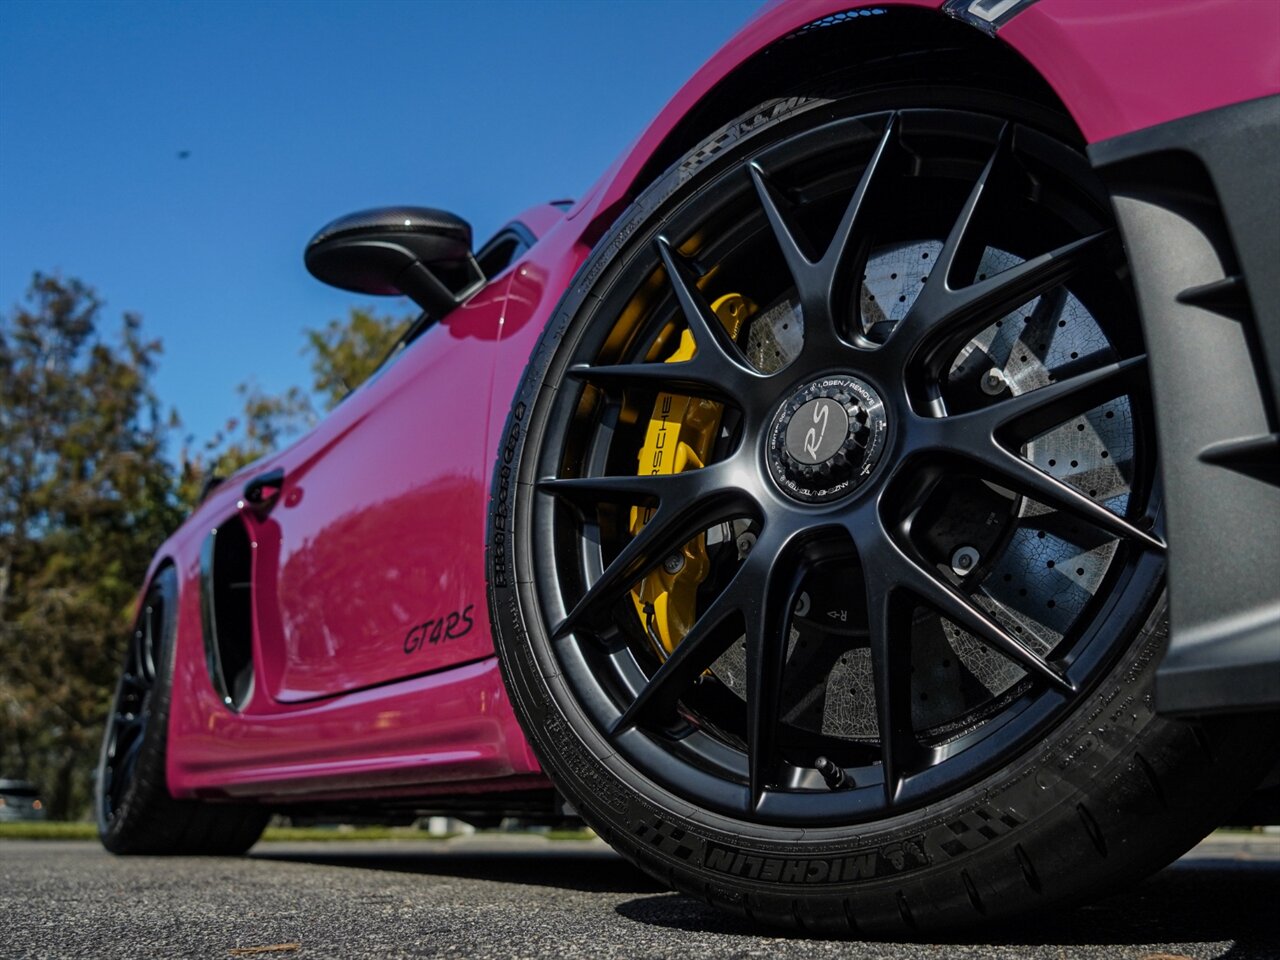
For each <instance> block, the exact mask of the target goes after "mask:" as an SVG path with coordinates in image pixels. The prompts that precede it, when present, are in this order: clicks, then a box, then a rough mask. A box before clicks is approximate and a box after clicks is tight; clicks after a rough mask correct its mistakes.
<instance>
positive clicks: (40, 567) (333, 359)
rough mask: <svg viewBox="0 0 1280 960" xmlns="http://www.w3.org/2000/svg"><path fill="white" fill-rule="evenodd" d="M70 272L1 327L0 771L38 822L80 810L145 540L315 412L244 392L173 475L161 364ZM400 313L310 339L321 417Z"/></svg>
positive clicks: (43, 278) (45, 278)
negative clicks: (115, 327)
mask: <svg viewBox="0 0 1280 960" xmlns="http://www.w3.org/2000/svg"><path fill="white" fill-rule="evenodd" d="M102 313H103V310H102V303H101V301H100V300H99V299H98V297H97V295H96V294H95V293H94V291H93V290H92V289H91V288H89V287H88V286H86V285H85V284H83V283H81V282H80V281H78V280H74V279H63V278H60V277H57V276H49V275H43V274H36V275H35V277H34V278H33V280H32V283H31V286H30V288H29V290H28V291H27V294H26V296H25V297H24V299H23V301H22V303H21V304H20V305H19V306H17V307H15V308H14V309H13V311H12V312H11V313H9V314H7V315H4V316H0V776H15V775H16V776H23V777H27V778H29V779H32V780H35V781H36V782H37V783H39V784H40V785H41V786H42V787H43V789H44V790H45V791H46V795H47V798H48V801H49V803H48V808H49V813H50V816H53V817H56V818H66V817H70V816H79V815H81V814H82V813H83V812H84V811H85V810H86V809H87V808H88V803H89V797H90V790H91V786H92V783H91V775H92V771H93V768H94V765H95V763H96V758H97V749H98V743H99V738H100V737H101V735H102V722H103V719H104V718H105V714H106V710H107V709H108V707H109V704H110V699H111V695H112V692H113V691H114V688H115V682H116V676H117V673H118V671H119V669H120V664H121V658H122V656H123V652H124V642H125V638H126V636H127V633H128V630H129V627H130V619H131V617H132V616H133V606H134V600H135V598H136V596H137V591H138V590H139V588H140V587H141V586H142V583H143V578H144V576H145V575H146V569H147V566H148V563H149V561H150V559H151V556H152V554H153V552H154V551H155V549H156V547H158V546H159V544H160V543H161V542H162V541H163V540H164V539H165V537H166V536H167V535H168V534H169V533H170V532H172V531H173V529H174V528H175V527H176V526H177V525H178V524H179V523H180V522H181V520H182V517H183V515H184V514H185V513H186V512H187V511H188V510H189V509H190V508H191V507H192V506H194V505H195V503H197V502H198V500H199V496H200V492H201V489H202V488H203V486H204V483H205V481H206V480H207V479H208V478H209V477H211V476H214V475H219V476H226V475H229V474H230V473H233V472H235V471H236V470H238V469H239V468H240V467H243V466H246V465H247V464H249V463H250V462H252V461H254V460H257V459H258V458H260V457H263V456H266V455H268V454H270V453H272V452H274V451H275V450H277V449H279V448H280V447H282V446H283V445H284V444H286V443H288V442H290V441H291V440H293V439H294V438H295V437H297V436H299V435H300V434H301V433H302V432H303V431H305V430H306V429H308V428H309V427H310V426H311V425H312V424H313V423H314V422H315V419H316V411H315V407H314V405H313V403H312V400H311V397H310V396H309V395H308V393H307V392H305V391H304V390H302V389H301V388H298V387H293V388H291V389H289V390H286V391H285V392H284V393H282V394H279V395H272V394H268V393H265V392H264V391H263V390H262V389H261V388H260V387H258V386H257V385H256V384H254V383H252V382H250V383H246V384H243V385H241V387H240V388H239V393H240V398H241V402H242V404H243V412H242V414H241V415H240V416H238V417H235V418H232V419H230V420H228V421H227V424H226V426H225V428H224V429H223V430H221V431H219V432H218V433H217V434H216V435H215V436H214V437H211V438H209V439H208V440H207V441H205V442H203V443H200V444H196V443H195V441H194V439H193V438H191V437H188V438H187V441H186V443H185V445H184V447H183V449H182V452H181V461H180V467H179V468H178V469H175V468H174V467H173V466H172V465H171V464H170V463H169V462H168V461H167V460H166V458H165V445H166V442H167V440H168V437H169V433H170V431H171V430H172V429H174V428H176V427H177V426H178V425H179V422H180V421H179V420H178V419H177V416H176V414H173V415H171V416H170V417H169V419H168V420H165V419H164V418H163V417H162V416H161V411H160V404H159V401H158V399H157V397H156V396H155V393H154V392H153V390H152V387H151V377H152V375H153V373H154V371H155V366H156V362H157V360H158V358H159V356H160V353H161V347H160V343H159V341H157V340H147V339H146V338H145V337H144V336H143V333H142V321H141V319H140V318H139V317H138V316H137V315H136V314H132V313H126V314H124V316H123V318H122V320H121V321H120V326H119V331H118V333H117V334H116V335H115V336H114V337H113V338H111V339H107V338H104V337H103V336H102V335H101V334H100V327H101V326H102ZM407 325H408V320H407V319H402V320H396V319H394V318H390V317H379V316H376V315H375V314H373V312H372V311H366V310H353V311H352V312H351V314H350V317H349V318H348V320H347V321H346V322H345V323H344V322H341V321H338V320H334V321H331V322H330V323H329V324H327V325H326V326H325V327H323V328H321V329H319V330H310V331H307V332H306V335H307V346H306V347H305V349H304V352H306V353H310V354H311V355H312V356H311V366H312V371H313V373H314V377H315V380H314V388H315V391H316V393H317V394H318V395H319V396H320V397H321V398H322V400H323V403H324V405H325V407H326V408H332V407H333V406H335V405H336V404H337V403H338V402H339V400H341V398H342V397H343V396H344V395H345V394H346V393H347V392H348V391H349V390H351V389H354V388H355V387H356V386H358V385H359V384H360V383H362V382H363V381H364V380H365V379H366V378H367V377H368V376H369V375H370V374H372V373H373V371H374V370H375V369H376V367H377V364H378V362H379V360H381V358H382V357H383V356H384V355H385V354H386V352H387V350H388V349H389V348H390V346H391V345H392V344H393V343H394V342H395V340H396V339H397V336H398V335H399V333H400V332H401V331H402V330H403V329H405V328H406V327H407Z"/></svg>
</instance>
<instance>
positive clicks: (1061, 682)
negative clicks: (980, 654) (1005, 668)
mask: <svg viewBox="0 0 1280 960" xmlns="http://www.w3.org/2000/svg"><path fill="white" fill-rule="evenodd" d="M899 556H900V557H901V561H900V564H899V566H900V569H901V581H900V582H902V583H903V585H904V586H905V587H906V589H908V590H910V591H911V592H912V593H914V594H915V595H916V596H918V597H919V598H920V599H921V600H923V601H924V602H925V603H927V604H929V605H930V606H932V607H933V608H934V609H936V610H937V611H938V612H939V613H941V614H942V615H943V616H945V617H946V618H947V619H948V620H951V621H952V622H954V623H955V624H956V626H958V627H961V628H962V629H964V630H967V631H968V632H969V633H971V634H973V635H974V636H975V637H976V638H977V639H978V640H979V641H980V642H982V643H984V644H986V645H987V646H988V647H990V648H991V649H993V650H995V651H997V652H999V653H1001V654H1003V655H1004V656H1006V657H1008V658H1009V659H1010V660H1012V661H1013V662H1014V663H1016V664H1018V666H1020V667H1022V669H1024V670H1026V671H1027V672H1028V673H1030V674H1031V675H1033V676H1035V677H1038V678H1039V679H1041V680H1044V681H1046V682H1048V684H1049V685H1050V686H1051V687H1053V688H1055V689H1056V690H1058V691H1059V692H1061V693H1074V692H1075V687H1074V686H1073V685H1072V683H1071V681H1070V680H1068V679H1067V677H1066V675H1065V674H1063V672H1062V671H1061V670H1059V669H1058V668H1057V667H1055V666H1054V665H1053V664H1051V663H1049V662H1048V661H1047V660H1045V659H1044V658H1043V657H1041V656H1040V654H1038V653H1036V652H1035V651H1034V650H1032V649H1031V648H1030V647H1028V646H1026V645H1025V644H1024V643H1023V642H1022V641H1021V640H1019V639H1018V638H1017V637H1015V636H1014V635H1013V634H1011V633H1009V631H1007V630H1005V628H1004V627H1002V626H1000V624H998V623H997V622H996V621H995V620H994V619H993V618H992V616H991V615H990V614H989V613H987V611H985V610H983V609H982V608H981V607H979V606H978V605H977V604H976V603H974V602H973V600H972V599H971V598H970V597H968V596H966V595H965V594H964V593H962V592H960V590H958V589H957V588H956V587H954V586H952V585H951V584H950V583H948V582H946V581H945V580H943V579H942V577H941V576H939V575H938V574H937V573H935V572H933V571H931V570H929V569H927V568H926V567H925V566H924V565H922V564H920V563H917V562H916V561H915V560H914V559H913V558H910V557H908V556H906V554H899Z"/></svg>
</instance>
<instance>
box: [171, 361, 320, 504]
mask: <svg viewBox="0 0 1280 960" xmlns="http://www.w3.org/2000/svg"><path fill="white" fill-rule="evenodd" d="M236 392H237V393H238V394H239V396H240V398H241V403H242V404H243V412H242V414H241V416H239V417H232V418H230V419H229V420H227V422H226V425H225V426H224V427H223V428H222V430H220V431H218V433H216V434H214V436H212V437H210V438H209V439H208V440H206V441H205V442H204V443H203V444H201V445H200V446H199V447H194V446H193V441H192V438H191V437H188V438H187V442H186V444H185V445H184V446H183V448H182V455H181V467H180V469H179V473H178V488H177V496H178V499H179V501H181V502H182V503H183V504H184V505H186V506H187V507H188V508H194V507H195V505H196V504H197V503H199V502H200V494H201V492H202V491H203V490H204V487H205V484H206V483H207V482H208V481H209V479H210V478H212V477H223V478H225V477H229V476H231V475H232V474H233V473H235V472H236V471H237V470H240V469H241V468H242V467H246V466H248V465H249V464H251V463H253V462H254V461H255V460H259V459H261V458H262V457H265V456H266V455H267V454H269V453H272V452H274V451H276V450H279V449H280V448H281V447H283V446H285V445H286V444H287V443H289V442H290V441H292V440H294V439H295V438H297V437H298V436H300V435H301V434H302V433H304V432H305V431H306V430H308V429H309V428H310V427H311V426H312V425H313V424H314V423H315V420H316V413H315V408H314V407H313V406H312V404H311V398H310V397H308V396H307V395H306V394H305V393H304V392H303V391H302V390H300V389H299V388H298V387H290V388H289V389H288V390H287V391H285V392H284V393H283V394H280V395H272V394H269V393H263V392H262V389H261V388H260V387H258V385H257V384H255V383H242V384H240V386H239V387H237V388H236Z"/></svg>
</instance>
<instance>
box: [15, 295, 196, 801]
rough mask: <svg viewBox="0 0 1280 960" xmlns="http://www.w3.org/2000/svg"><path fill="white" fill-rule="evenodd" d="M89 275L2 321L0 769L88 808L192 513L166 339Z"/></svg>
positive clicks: (29, 301) (28, 301) (30, 300)
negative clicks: (107, 733)
mask: <svg viewBox="0 0 1280 960" xmlns="http://www.w3.org/2000/svg"><path fill="white" fill-rule="evenodd" d="M101 313H102V304H101V302H100V301H99V300H98V298H97V297H96V295H95V294H94V292H93V291H92V290H91V289H89V288H88V287H86V286H85V285H84V284H82V283H80V282H79V281H77V280H62V279H60V278H58V277H51V276H44V275H39V274H38V275H36V277H35V278H34V279H33V281H32V283H31V287H30V289H29V290H28V292H27V295H26V298H25V300H24V302H23V304H22V305H21V306H19V307H17V308H16V309H15V310H14V311H13V313H12V314H11V315H9V316H7V317H4V318H3V319H0V769H4V770H5V771H8V770H10V769H12V768H14V767H16V768H17V772H19V773H21V775H23V776H27V777H29V778H31V779H35V780H38V781H39V782H40V783H41V784H42V785H43V786H44V789H45V790H46V791H47V793H48V796H49V799H50V808H49V812H50V814H51V815H52V816H53V817H64V816H66V815H67V814H68V812H70V811H72V810H76V811H77V812H78V810H79V809H82V808H83V806H84V804H85V802H86V801H87V798H88V794H89V789H90V783H89V779H88V775H87V774H88V771H89V770H90V769H91V768H92V766H93V761H94V756H95V753H96V749H97V740H98V732H99V730H100V726H101V722H102V718H103V715H104V713H105V711H106V709H107V705H108V699H109V694H110V691H111V689H112V686H113V684H114V680H115V674H116V670H117V668H118V666H119V662H120V656H121V650H122V642H123V638H124V636H125V632H126V631H127V630H128V626H129V617H130V615H131V607H132V601H133V599H134V597H135V595H136V594H135V592H136V591H137V589H138V586H139V584H140V583H141V580H142V577H143V575H144V573H145V572H146V566H147V561H148V560H149V558H150V555H151V551H152V549H154V547H155V546H156V545H157V544H158V543H159V542H160V541H161V540H162V539H163V538H164V535H165V533H166V532H167V531H169V530H171V529H172V528H173V527H174V525H175V524H176V523H177V522H178V521H179V519H180V512H179V510H178V507H177V505H176V502H175V500H174V498H173V496H172V493H171V483H170V470H169V467H168V465H167V464H166V463H165V461H164V458H163V445H164V439H165V425H164V423H163V421H162V420H161V417H160V414H159V406H158V402H157V400H156V397H155V395H154V394H153V393H152V391H151V387H150V382H149V381H150V376H151V373H152V371H153V370H154V367H155V363H156V358H157V357H158V356H159V354H160V344H159V343H158V342H157V341H148V340H146V339H144V338H143V336H142V324H141V321H140V319H139V318H138V317H137V316H136V315H134V314H125V315H124V317H123V319H122V321H121V323H120V328H119V331H118V333H117V335H116V336H115V338H114V339H113V340H107V339H104V338H103V337H101V336H100V334H99V323H100V314H101Z"/></svg>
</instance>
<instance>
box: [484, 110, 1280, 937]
mask: <svg viewBox="0 0 1280 960" xmlns="http://www.w3.org/2000/svg"><path fill="white" fill-rule="evenodd" d="M922 103H927V104H928V106H920V104H922ZM766 118H767V119H766ZM1070 140H1071V134H1070V132H1069V131H1064V130H1062V129H1058V128H1055V126H1054V124H1053V123H1052V122H1046V121H1045V120H1044V118H1043V117H1042V116H1041V115H1040V114H1039V113H1036V112H1032V111H1028V110H1027V109H1025V108H1023V107H1022V106H1021V105H1019V104H1017V103H1016V102H1012V101H1005V100H1002V99H1000V98H998V97H995V96H993V95H990V94H981V95H976V94H967V93H965V92H963V91H940V90H938V89H936V88H935V89H931V90H929V91H927V92H913V91H910V90H902V91H897V92H894V93H879V94H876V95H875V96H865V97H851V98H845V99H841V100H838V101H813V100H810V101H802V100H801V101H789V102H787V103H783V104H774V105H766V106H765V107H762V108H761V109H760V110H759V111H756V112H754V113H753V114H752V115H751V116H750V117H748V118H745V119H744V120H743V121H740V122H739V123H738V124H737V125H731V127H730V128H729V130H728V131H727V133H726V132H724V131H722V132H721V134H719V135H717V137H715V138H712V140H711V141H709V142H710V143H714V144H715V145H716V149H714V150H713V149H710V148H709V147H705V146H704V147H700V148H698V149H695V150H694V151H692V152H691V153H690V155H689V156H688V157H687V158H686V160H685V161H683V162H682V163H681V164H679V165H677V167H675V168H673V170H672V171H670V172H669V173H668V174H667V176H666V177H664V178H663V179H662V180H660V181H659V182H658V183H657V184H655V185H654V186H653V187H651V188H650V189H649V190H648V191H646V193H645V194H644V195H643V196H642V197H641V198H640V199H639V200H638V201H637V202H636V204H635V206H634V207H633V209H632V210H631V211H629V212H628V214H626V215H624V217H623V218H622V219H621V220H620V221H619V223H618V225H617V226H615V228H614V230H613V233H612V236H609V237H606V238H605V239H604V240H602V241H601V243H600V244H599V245H598V248H597V253H596V254H595V255H594V256H593V257H592V258H591V259H590V260H589V261H588V262H587V264H586V265H585V266H584V267H583V269H582V271H581V272H580V274H579V280H578V281H577V282H576V283H575V285H574V287H573V289H572V290H571V292H570V294H569V295H568V296H567V297H566V300H565V302H564V303H563V304H562V305H561V308H560V310H559V312H558V313H557V315H556V317H555V318H554V319H553V321H552V323H551V324H550V325H549V327H548V330H547V332H546V334H545V335H544V337H543V340H542V343H541V345H540V347H539V349H538V351H537V352H536V353H535V356H534V358H533V360H532V362H531V364H530V367H529V369H528V371H527V373H526V376H525V380H524V383H523V384H522V387H521V390H520V394H519V396H518V398H517V403H516V405H515V408H514V411H513V413H512V416H511V418H510V419H509V421H508V427H507V435H506V442H505V444H504V449H503V452H502V456H501V457H500V460H499V463H498V465H497V470H496V475H495V481H494V506H493V517H492V520H491V530H490V551H491V556H490V600H491V614H492V618H493V623H494V628H495V637H496V641H497V644H498V648H499V652H500V655H501V658H502V663H503V666H504V670H505V674H506V677H507V681H508V685H509V687H510V689H511V692H512V695H513V702H514V704H515V706H516V709H517V712H518V713H519V715H520V717H521V719H522V721H523V723H524V726H525V729H526V731H527V732H528V733H529V736H530V739H531V741H532V743H533V745H534V747H535V749H536V750H537V751H538V754H539V756H540V757H541V758H542V760H543V762H544V764H545V765H546V766H547V768H548V771H549V772H550V773H551V775H552V776H553V778H554V779H555V780H556V782H557V784H558V785H559V786H560V788H561V789H562V790H563V791H564V792H565V793H566V795H567V796H568V797H569V798H570V799H571V800H572V802H574V803H575V804H576V805H578V807H579V809H580V810H581V811H582V813H583V815H584V816H585V817H586V818H587V819H588V821H590V822H591V823H592V824H593V825H594V826H595V827H596V828H597V829H598V830H599V831H600V832H601V833H602V834H603V835H605V836H606V838H607V839H609V840H610V841H611V842H612V843H613V844H614V845H615V846H616V847H617V848H618V849H619V850H620V851H621V852H623V853H624V854H626V855H628V856H630V857H632V858H633V859H635V860H636V861H637V862H638V863H640V864H641V865H642V866H645V867H646V868H647V869H649V870H650V871H651V872H653V873H655V874H656V875H658V876H660V877H663V878H665V879H667V880H669V881H670V882H671V883H672V884H674V885H675V886H677V887H679V888H681V889H683V890H685V891H687V892H690V893H693V894H695V895H698V896H701V897H704V898H706V899H708V900H710V901H711V902H714V903H718V904H721V905H724V906H727V907H730V908H733V909H736V910H738V911H740V912H743V913H746V914H748V915H752V916H756V917H760V918H767V919H769V920H772V921H775V922H780V923H784V924H790V925H801V926H816V927H822V928H829V929H834V930H851V929H858V930H864V931H901V930H902V929H904V928H907V929H925V928H930V927H937V926H942V925H954V924H958V923H964V922H970V921H975V920H980V919H991V918H994V917H998V916H1007V915H1011V914H1015V913H1018V912H1020V911H1023V910H1026V909H1028V908H1030V907H1033V906H1036V905H1041V904H1044V903H1047V902H1049V901H1069V900H1074V899H1080V898H1083V897H1084V896H1086V895H1089V894H1091V893H1096V892H1097V891H1098V890H1099V889H1100V886H1099V885H1100V884H1103V883H1106V882H1114V881H1116V880H1118V879H1120V878H1122V877H1126V876H1133V875H1136V874H1140V873H1143V872H1146V871H1149V870H1151V869H1154V868H1155V867H1157V866H1159V865H1161V864H1162V863H1164V862H1166V861H1167V860H1168V859H1170V858H1171V857H1173V856H1176V855H1177V854H1178V853H1179V852H1181V851H1182V850H1184V849H1185V848H1186V847H1187V846H1189V845H1190V844H1191V843H1194V842H1195V841H1196V840H1197V839H1198V838H1199V837H1200V836H1203V834H1204V833H1205V832H1206V831H1207V830H1208V829H1209V827H1210V826H1211V825H1212V824H1213V822H1214V820H1213V818H1214V817H1215V816H1217V815H1219V814H1220V813H1221V812H1222V808H1223V806H1224V805H1226V804H1230V803H1231V801H1232V800H1233V798H1238V796H1239V795H1240V793H1241V792H1242V791H1243V790H1246V789H1248V787H1249V786H1251V785H1252V783H1253V782H1254V781H1255V780H1256V779H1257V777H1258V776H1260V775H1261V773H1262V770H1263V768H1264V767H1265V765H1266V763H1267V761H1268V758H1267V757H1265V756H1257V755H1254V756H1251V755H1250V754H1258V753H1259V752H1260V751H1256V750H1251V749H1249V748H1248V746H1247V745H1245V744H1244V743H1243V742H1242V740H1243V738H1242V737H1241V736H1240V733H1241V731H1242V730H1244V729H1247V727H1246V726H1245V725H1244V724H1243V723H1237V722H1233V721H1216V722H1213V723H1205V724H1198V725H1189V724H1185V723H1173V722H1169V721H1165V720H1162V719H1160V718H1158V717H1156V716H1155V715H1154V713H1153V710H1152V697H1151V689H1152V687H1151V681H1152V672H1153V669H1154V664H1155V663H1156V662H1157V660H1158V659H1159V656H1160V654H1161V652H1162V650H1163V645H1164V642H1165V630H1166V618H1165V602H1164V597H1163V571H1164V543H1163V540H1162V538H1161V533H1160V531H1161V505H1160V489H1159V480H1158V471H1157V461H1156V450H1155V446H1154V436H1153V432H1152V428H1151V420H1150V397H1149V392H1148V388H1147V384H1146V378H1145V377H1146V365H1145V357H1144V352H1143V346H1142V340H1141V332H1140V329H1139V325H1138V321H1137V315H1136V310H1135V308H1134V305H1133V301H1132V297H1131V295H1130V292H1129V289H1128V285H1127V268H1126V265H1125V262H1124V255H1123V250H1122V248H1121V246H1120V243H1119V241H1118V238H1117V237H1116V236H1115V233H1114V231H1113V228H1112V221H1111V214H1110V207H1109V204H1108V201H1107V198H1106V196H1105V194H1104V193H1103V191H1102V190H1101V188H1100V186H1099V185H1098V184H1097V182H1096V180H1095V179H1094V177H1093V176H1092V173H1091V171H1090V169H1089V166H1088V164H1087V162H1086V161H1085V159H1084V158H1083V157H1082V156H1081V155H1080V153H1079V152H1078V150H1076V149H1075V148H1074V147H1073V146H1072V145H1071V142H1070ZM726 144H727V146H726Z"/></svg>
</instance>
